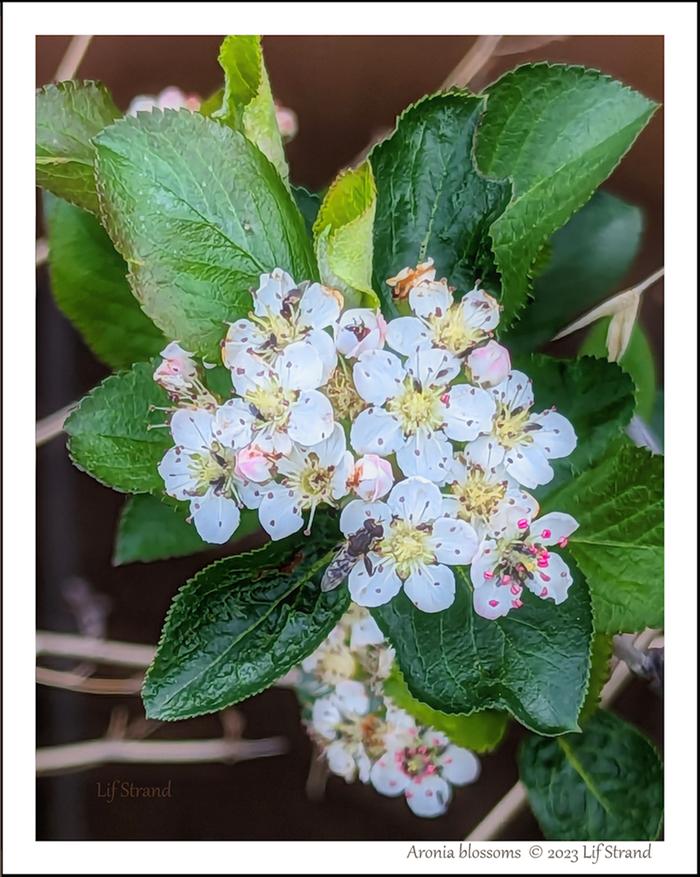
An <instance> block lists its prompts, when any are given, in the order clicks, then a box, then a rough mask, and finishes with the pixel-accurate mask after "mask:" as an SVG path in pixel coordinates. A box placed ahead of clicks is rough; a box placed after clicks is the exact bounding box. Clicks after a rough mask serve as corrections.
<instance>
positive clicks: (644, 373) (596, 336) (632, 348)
mask: <svg viewBox="0 0 700 877" xmlns="http://www.w3.org/2000/svg"><path fill="white" fill-rule="evenodd" d="M609 325H610V317H606V318H605V319H603V320H599V321H598V322H597V323H596V324H595V325H594V326H593V327H592V328H591V330H590V331H589V332H588V334H587V335H586V337H585V339H584V341H583V344H582V345H581V349H580V351H579V352H580V353H581V355H586V356H596V357H598V358H600V359H607V358H608V347H607V336H608V327H609ZM620 366H621V367H622V368H623V369H624V370H625V371H626V372H627V374H628V375H629V376H630V377H631V378H632V380H633V381H634V385H635V387H636V389H637V413H638V414H639V416H640V417H642V418H643V419H644V420H646V421H648V420H649V419H650V418H651V415H652V412H653V410H654V400H655V398H656V366H655V364H654V354H653V353H652V351H651V347H650V345H649V341H648V340H647V336H646V334H645V332H644V329H642V327H641V326H640V325H639V323H635V325H634V328H633V329H632V335H631V336H630V340H629V345H628V346H627V350H626V351H625V352H624V354H623V356H622V358H621V359H620Z"/></svg>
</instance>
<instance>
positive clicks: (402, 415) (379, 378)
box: [350, 324, 496, 484]
mask: <svg viewBox="0 0 700 877" xmlns="http://www.w3.org/2000/svg"><path fill="white" fill-rule="evenodd" d="M390 328H391V324H390ZM459 370H460V363H459V360H458V359H457V358H456V357H454V356H452V355H451V354H450V353H447V352H446V351H444V350H438V349H437V348H431V347H427V348H422V349H420V350H417V351H416V352H415V353H414V354H413V355H411V356H409V358H408V360H407V362H406V365H405V366H404V365H402V363H401V360H400V359H399V358H398V356H396V355H394V354H393V353H390V352H389V351H384V350H371V351H369V352H367V353H363V354H362V355H361V356H360V357H359V359H358V361H357V362H356V363H355V365H354V367H353V378H354V381H355V386H356V388H357V392H358V393H359V394H360V396H361V397H362V398H363V399H365V401H367V402H368V403H370V407H369V408H367V409H365V410H364V411H362V412H360V414H359V415H358V416H357V418H356V419H355V421H354V423H353V425H352V428H351V431H350V441H351V443H352V446H353V448H354V449H355V451H356V452H357V453H358V454H378V455H379V456H382V457H386V456H389V455H390V454H392V453H396V460H397V462H398V464H399V466H400V467H401V470H402V472H403V473H404V475H419V476H421V477H423V478H428V479H429V480H430V481H434V482H435V483H437V484H444V482H445V479H446V477H447V474H448V471H449V466H450V463H451V459H452V445H451V443H450V440H451V439H452V440H454V441H460V442H464V441H472V440H474V439H475V438H477V436H479V435H480V434H481V433H486V432H489V431H490V430H491V428H492V420H493V415H494V412H495V410H496V405H495V402H494V400H493V398H492V397H491V395H490V394H489V393H488V392H487V391H486V390H483V389H481V388H480V387H473V386H471V385H470V384H456V385H455V386H450V383H451V381H452V380H453V379H454V378H455V377H456V375H457V374H458V373H459Z"/></svg>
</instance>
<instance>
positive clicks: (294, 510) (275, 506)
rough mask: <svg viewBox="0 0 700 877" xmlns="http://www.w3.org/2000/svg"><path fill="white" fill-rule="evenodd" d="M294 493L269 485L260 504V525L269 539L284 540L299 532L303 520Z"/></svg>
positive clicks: (279, 486)
mask: <svg viewBox="0 0 700 877" xmlns="http://www.w3.org/2000/svg"><path fill="white" fill-rule="evenodd" d="M298 500H299V497H298V495H297V494H296V493H295V491H293V490H290V489H289V488H286V487H283V486H282V485H281V484H273V485H270V487H269V488H268V490H267V491H265V492H264V493H263V496H262V500H261V502H260V510H259V512H258V514H259V516H260V523H261V524H262V526H263V528H264V530H265V532H266V533H267V534H268V535H269V536H270V538H271V539H275V540H277V539H284V537H285V536H291V535H292V533H296V532H297V530H301V528H302V526H303V525H304V519H303V518H302V516H301V512H300V510H299V505H298Z"/></svg>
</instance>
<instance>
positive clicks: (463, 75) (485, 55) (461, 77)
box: [439, 36, 503, 91]
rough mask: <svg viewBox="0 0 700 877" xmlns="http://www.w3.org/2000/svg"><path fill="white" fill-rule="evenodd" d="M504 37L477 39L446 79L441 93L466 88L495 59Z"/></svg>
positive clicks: (481, 37) (482, 37) (441, 87)
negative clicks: (456, 87)
mask: <svg viewBox="0 0 700 877" xmlns="http://www.w3.org/2000/svg"><path fill="white" fill-rule="evenodd" d="M502 39H503V37H502V36H480V37H477V38H476V39H475V40H474V42H473V43H472V45H471V46H470V48H469V51H468V52H467V53H466V55H465V56H464V57H463V58H462V60H461V61H460V62H459V64H457V66H456V67H454V68H453V69H452V70H451V71H450V72H449V73H448V74H447V76H446V77H445V80H444V81H443V83H442V85H441V86H440V89H439V90H440V91H444V90H445V89H447V88H453V87H454V86H458V87H459V88H464V87H465V86H466V85H469V83H470V82H471V81H472V79H474V77H475V76H476V75H477V73H479V72H480V71H481V70H482V68H483V67H485V66H486V64H488V62H489V61H490V60H491V58H492V57H493V54H494V52H495V51H496V49H497V48H498V44H499V43H500V41H501V40H502Z"/></svg>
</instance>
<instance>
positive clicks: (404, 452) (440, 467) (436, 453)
mask: <svg viewBox="0 0 700 877" xmlns="http://www.w3.org/2000/svg"><path fill="white" fill-rule="evenodd" d="M396 462H397V463H398V464H399V466H400V468H401V471H402V472H403V474H404V475H406V476H411V475H419V476H421V477H422V478H427V479H428V480H429V481H433V482H434V483H435V484H444V483H445V482H446V481H447V480H448V479H449V476H450V469H451V467H452V445H451V444H450V443H449V441H448V440H447V438H446V437H445V434H444V433H443V432H442V430H437V431H436V432H428V431H427V430H425V429H422V428H420V429H418V431H417V432H416V434H415V435H412V436H409V438H407V439H405V440H404V442H403V443H402V444H401V445H400V446H399V448H398V450H397V451H396Z"/></svg>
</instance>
